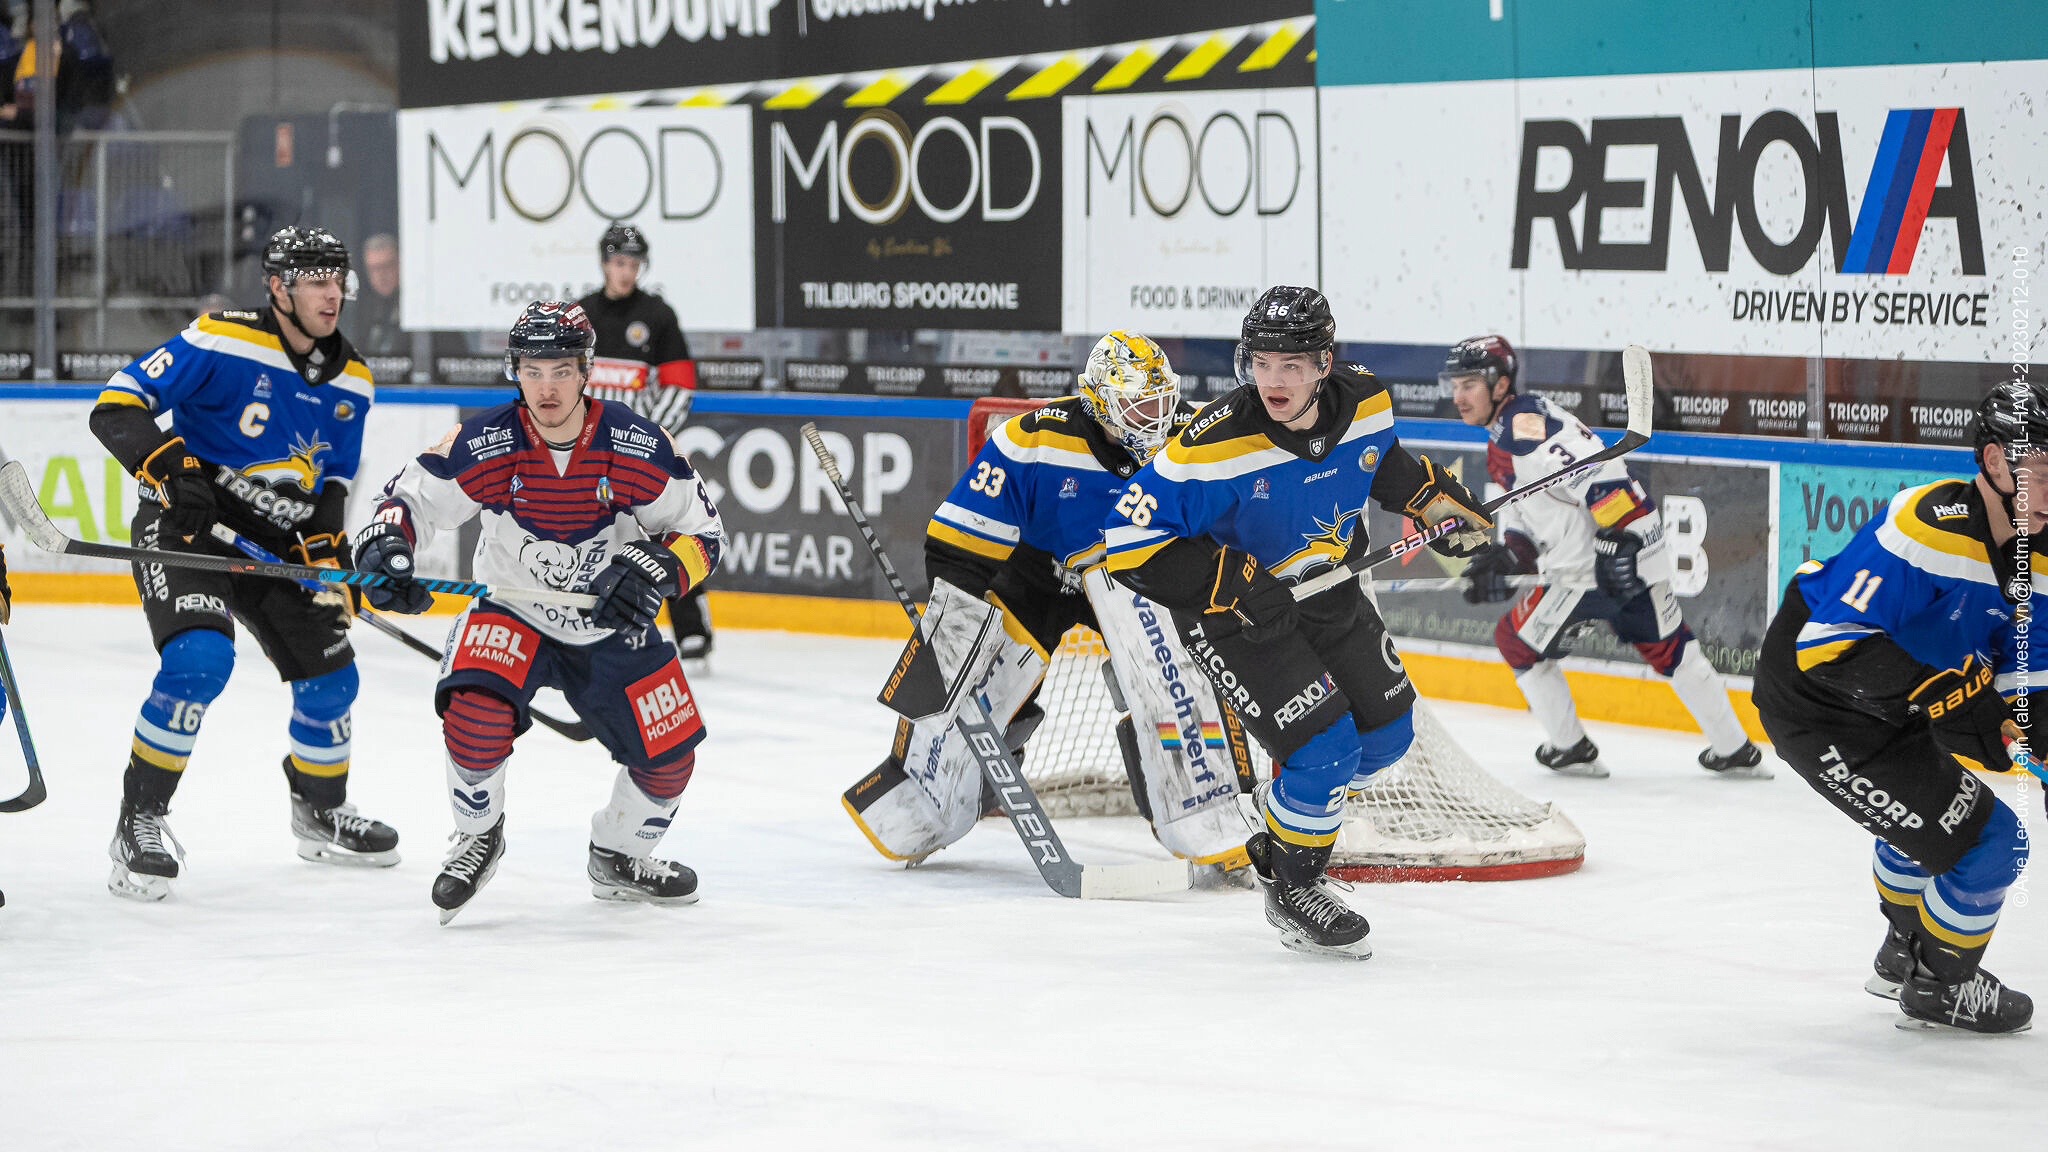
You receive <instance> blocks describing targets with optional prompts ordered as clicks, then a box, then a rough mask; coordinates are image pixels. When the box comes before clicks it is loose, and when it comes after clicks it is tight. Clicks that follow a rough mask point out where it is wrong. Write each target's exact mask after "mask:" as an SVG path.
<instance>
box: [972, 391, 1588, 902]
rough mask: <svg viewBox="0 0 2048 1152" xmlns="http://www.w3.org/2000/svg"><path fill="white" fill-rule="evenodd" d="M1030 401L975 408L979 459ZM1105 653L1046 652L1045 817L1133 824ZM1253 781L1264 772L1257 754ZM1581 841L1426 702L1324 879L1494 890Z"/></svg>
mask: <svg viewBox="0 0 2048 1152" xmlns="http://www.w3.org/2000/svg"><path fill="white" fill-rule="evenodd" d="M1033 406H1034V403H1033V402H1031V401H1022V400H994V399H990V400H980V401H977V402H976V403H975V405H974V410H973V414H972V416H971V418H970V421H969V429H970V431H969V439H970V449H971V450H976V451H978V450H979V448H980V446H981V442H982V440H984V439H985V438H986V436H987V434H988V431H989V429H991V428H992V427H993V426H994V425H995V424H997V423H1000V422H1001V421H1002V420H1004V419H1008V418H1009V417H1010V416H1013V415H1015V414H1017V413H1019V412H1026V411H1030V410H1031V408H1032V407H1033ZM1107 659H1108V649H1107V648H1106V647H1105V646H1104V645H1103V642H1102V638H1101V637H1100V636H1098V635H1096V634H1095V633H1094V632H1091V631H1089V630H1088V629H1086V628H1080V627H1076V628H1075V629H1073V630H1072V631H1070V632H1069V633H1067V636H1066V638H1065V640H1064V642H1063V643H1062V644H1061V645H1060V647H1059V649H1058V650H1057V651H1056V652H1054V653H1053V659H1052V662H1051V665H1050V667H1049V668H1048V670H1047V672H1046V679H1045V684H1044V687H1043V688H1042V689H1041V691H1040V694H1039V703H1040V705H1041V706H1042V707H1043V708H1044V709H1045V712H1046V718H1045V720H1044V722H1043V723H1041V724H1040V725H1039V728H1038V730H1037V732H1036V734H1034V735H1033V736H1032V738H1031V741H1030V743H1029V744H1028V745H1027V746H1026V748H1025V753H1024V773H1025V775H1026V776H1027V777H1029V778H1030V780H1031V783H1032V785H1033V787H1034V788H1036V789H1037V791H1038V795H1039V799H1040V800H1041V801H1043V802H1044V804H1045V806H1046V810H1047V811H1048V812H1049V813H1050V814H1052V815H1053V816H1054V817H1070V816H1121V815H1136V814H1137V811H1138V807H1137V803H1136V801H1135V800H1134V799H1133V797H1132V795H1131V785H1130V781H1129V780H1128V778H1127V777H1126V776H1125V774H1124V767H1123V756H1122V754H1121V752H1120V751H1119V749H1118V747H1117V739H1116V722H1117V719H1118V717H1119V715H1120V713H1119V711H1118V709H1117V708H1116V705H1115V703H1114V701H1113V700H1112V699H1111V697H1110V694H1109V689H1108V687H1107V685H1106V684H1105V683H1104V680H1103V676H1102V665H1103V662H1104V661H1105V660H1107ZM1252 760H1253V770H1254V772H1255V774H1257V775H1258V777H1259V778H1260V779H1267V778H1269V777H1270V776H1271V774H1272V764H1271V762H1270V760H1269V759H1268V758H1267V757H1266V755H1265V753H1264V752H1263V751H1262V750H1260V749H1258V748H1257V747H1256V746H1254V747H1253V749H1252ZM1585 849H1586V841H1585V837H1584V836H1583V835H1581V834H1580V832H1579V830H1578V828H1577V827H1576V826H1575V825H1573V824H1572V822H1571V819H1570V818H1569V817H1567V816H1566V815H1565V814H1564V813H1563V812H1562V811H1560V810H1559V809H1558V808H1557V806H1556V805H1554V804H1545V803H1538V802H1536V801H1534V800H1531V799H1529V798H1528V797H1526V796H1523V795H1521V794H1520V793H1518V792H1516V791H1515V790H1514V789H1512V788H1509V787H1508V786H1507V785H1505V784H1503V783H1501V782H1500V781H1499V780H1496V779H1494V778H1493V777H1492V776H1491V775H1489V774H1488V773H1487V772H1486V770H1485V769H1483V768H1481V767H1480V766H1479V764H1478V763H1477V762H1476V761H1474V760H1473V759H1472V757H1471V756H1470V755H1469V754H1468V753H1467V752H1466V751H1465V750H1464V749H1463V748H1460V747H1459V746H1458V743H1457V741H1456V740H1454V739H1452V737H1451V734H1450V732H1449V731H1448V730H1447V729H1446V728H1445V727H1444V725H1443V723H1442V722H1441V721H1440V720H1438V719H1437V717H1436V714H1435V713H1434V712H1433V711H1432V710H1431V709H1430V707H1429V705H1428V704H1427V703H1422V702H1418V703H1417V705H1416V709H1415V745H1414V747H1413V748H1412V749H1410V751H1409V753H1408V755H1406V756H1404V757H1402V758H1401V760H1400V761H1399V762H1398V763H1395V764H1393V765H1391V766H1389V767H1387V768H1385V769H1382V770H1381V771H1380V772H1379V774H1378V775H1377V776H1376V777H1375V778H1374V782H1373V785H1372V786H1371V787H1370V788H1368V789H1366V791H1365V792H1364V793H1363V794H1362V795H1361V796H1359V797H1357V798H1354V799H1353V800H1352V801H1351V802H1350V804H1349V806H1348V807H1347V809H1346V812H1345V820H1344V826H1343V829H1342V831H1341V832H1340V833H1339V835H1338V838H1337V847H1336V851H1335V853H1334V854H1333V856H1332V857H1331V871H1332V873H1334V874H1335V875H1337V876H1339V877H1341V878H1344V879H1350V880H1409V881H1413V880H1454V879H1469V880H1492V879H1503V880H1504V879H1521V878H1526V877H1531V876H1548V875H1554V874H1556V873H1559V872H1568V871H1571V870H1572V869H1574V868H1577V867H1578V866H1579V864H1580V863H1581V861H1582V860H1583V859H1584V856H1585Z"/></svg>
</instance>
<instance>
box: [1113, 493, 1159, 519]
mask: <svg viewBox="0 0 2048 1152" xmlns="http://www.w3.org/2000/svg"><path fill="white" fill-rule="evenodd" d="M1158 508H1159V500H1158V498H1157V497H1154V496H1147V495H1145V490H1144V489H1143V488H1140V487H1138V486H1137V485H1136V484H1133V485H1131V487H1130V491H1128V492H1125V493H1124V495H1123V499H1121V500H1118V501H1117V502H1116V511H1117V515H1119V516H1122V517H1123V518H1124V519H1126V520H1129V521H1130V522H1131V523H1133V524H1136V525H1137V526H1138V527H1140V528H1143V527H1146V526H1147V525H1149V524H1151V523H1152V513H1153V512H1154V511H1156V510H1157V509H1158Z"/></svg>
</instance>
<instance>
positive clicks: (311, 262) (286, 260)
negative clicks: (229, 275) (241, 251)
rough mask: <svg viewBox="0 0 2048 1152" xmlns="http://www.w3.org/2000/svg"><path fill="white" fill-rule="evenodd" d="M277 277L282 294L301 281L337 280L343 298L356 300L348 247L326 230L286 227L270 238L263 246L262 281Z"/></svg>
mask: <svg viewBox="0 0 2048 1152" xmlns="http://www.w3.org/2000/svg"><path fill="white" fill-rule="evenodd" d="M272 276H276V277H278V278H279V279H282V280H283V281H284V287H285V291H287V292H289V291H291V288H292V285H294V284H297V283H298V282H299V281H300V280H302V279H303V280H329V279H339V280H341V282H342V298H343V299H345V300H353V299H355V298H356V274H355V270H354V269H353V268H351V267H349V259H348V245H346V244H343V243H342V242H341V240H340V239H339V238H337V237H336V236H335V235H334V233H332V232H329V231H328V230H327V229H325V228H302V227H300V226H299V225H297V224H287V225H285V226H284V227H282V228H279V229H278V230H277V231H275V232H273V233H271V234H270V239H269V241H268V242H266V243H265V244H264V245H263V278H264V280H266V281H268V280H269V279H270V277H272Z"/></svg>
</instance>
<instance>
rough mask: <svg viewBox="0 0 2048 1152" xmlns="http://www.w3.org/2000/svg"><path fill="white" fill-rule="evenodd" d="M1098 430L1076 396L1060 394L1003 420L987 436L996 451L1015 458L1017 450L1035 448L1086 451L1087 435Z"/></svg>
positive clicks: (1092, 418)
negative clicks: (1012, 417)
mask: <svg viewBox="0 0 2048 1152" xmlns="http://www.w3.org/2000/svg"><path fill="white" fill-rule="evenodd" d="M1097 430H1098V426H1097V425H1096V423H1095V419H1094V417H1092V416H1090V415H1088V411H1087V409H1085V408H1083V407H1082V406H1081V398H1080V397H1079V396H1061V397H1059V398H1058V399H1054V400H1048V401H1047V402H1045V403H1044V404H1042V405H1040V406H1039V407H1037V408H1033V409H1032V410H1031V411H1029V412H1026V413H1023V414H1022V415H1020V416H1017V417H1016V418H1015V419H1011V420H1006V421H1004V422H1003V423H1002V424H1001V425H1000V426H999V427H998V428H997V429H996V435H994V436H991V437H990V438H989V439H990V441H991V442H992V443H994V444H995V446H996V450H997V451H999V452H1002V453H1003V454H1004V455H1006V456H1010V457H1012V458H1013V459H1014V458H1016V453H1017V452H1019V451H1029V450H1030V449H1034V448H1060V449H1065V450H1067V451H1070V452H1082V453H1086V452H1087V451H1088V450H1089V448H1088V442H1089V437H1090V435H1091V433H1094V432H1096V431H1097Z"/></svg>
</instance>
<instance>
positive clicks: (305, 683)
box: [288, 664, 361, 809]
mask: <svg viewBox="0 0 2048 1152" xmlns="http://www.w3.org/2000/svg"><path fill="white" fill-rule="evenodd" d="M360 684H361V680H360V678H359V677H358V676H357V674H356V666H355V665H353V664H348V665H344V666H342V667H340V668H337V669H335V670H334V671H332V672H329V673H327V674H326V675H324V676H315V677H312V678H311V679H307V680H294V681H292V719H291V725H290V728H289V731H290V735H291V745H292V752H291V759H290V762H289V763H290V767H291V772H290V773H288V775H290V776H291V780H292V794H293V795H294V796H297V797H300V798H302V799H303V800H305V802H306V803H308V804H310V805H312V806H313V808H315V809H329V808H337V807H339V806H340V805H341V803H342V801H344V800H346V799H347V798H348V758H349V746H350V737H351V735H352V733H351V725H350V721H349V707H350V706H351V705H353V704H354V703H355V699H356V691H357V688H358V687H359V686H360Z"/></svg>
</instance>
